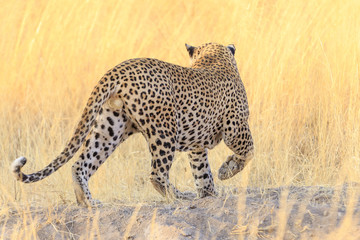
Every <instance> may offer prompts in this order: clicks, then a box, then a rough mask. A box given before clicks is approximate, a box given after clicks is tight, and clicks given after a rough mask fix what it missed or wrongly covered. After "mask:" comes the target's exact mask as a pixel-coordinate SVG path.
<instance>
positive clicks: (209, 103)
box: [11, 43, 254, 207]
mask: <svg viewBox="0 0 360 240" xmlns="http://www.w3.org/2000/svg"><path fill="white" fill-rule="evenodd" d="M185 47H186V50H187V52H188V54H189V57H190V66H189V67H182V66H179V65H175V64H172V63H168V62H164V61H161V60H157V59H154V58H135V59H130V60H126V61H124V62H122V63H120V64H119V65H116V66H115V67H113V68H112V69H110V70H108V71H107V72H106V74H105V75H104V76H103V77H102V78H101V79H100V80H99V82H98V84H97V85H96V86H95V87H94V89H93V91H92V92H91V95H90V97H89V98H88V100H87V103H86V105H85V107H84V109H83V112H82V115H81V118H80V120H79V122H78V123H77V125H76V128H75V131H74V133H73V135H72V136H71V138H70V139H69V140H68V141H67V143H66V145H65V147H64V148H63V151H62V152H61V153H60V154H59V155H58V156H57V157H56V158H55V159H53V161H52V162H50V163H49V164H48V165H47V166H46V167H45V168H43V169H42V170H40V171H38V172H35V173H31V174H25V173H23V172H22V171H21V168H22V167H23V166H24V165H25V164H26V162H27V159H26V158H25V157H19V158H17V159H16V160H14V161H13V163H12V165H11V171H12V173H13V174H14V175H15V178H16V180H18V181H20V182H23V183H33V182H37V181H40V180H42V179H44V178H46V177H48V176H49V175H50V174H52V173H54V172H55V171H57V170H58V169H59V168H60V167H62V166H63V165H65V164H66V163H67V162H68V161H69V160H70V159H71V158H72V157H73V156H74V155H75V153H76V152H77V151H78V150H79V149H80V148H82V150H81V153H80V155H79V159H78V160H77V161H76V162H75V163H74V164H73V166H72V178H73V183H74V191H75V196H76V201H77V203H78V204H79V205H84V206H89V207H93V206H98V205H99V204H101V202H100V201H98V200H96V199H93V198H92V195H91V193H90V190H89V184H88V182H89V179H90V177H91V176H93V175H94V173H95V172H96V171H97V170H98V169H99V167H100V166H101V165H102V164H103V163H104V162H105V161H106V159H107V158H108V157H109V156H110V155H111V154H112V153H113V152H114V150H115V149H116V148H117V147H118V146H119V145H120V144H121V143H122V142H124V141H125V140H126V139H127V138H129V137H130V136H131V135H133V134H135V133H141V134H142V135H143V136H144V137H145V139H146V141H147V145H148V148H149V151H150V153H151V174H150V182H151V183H152V185H153V187H154V188H155V189H156V191H158V192H159V193H160V194H161V195H162V196H163V197H169V198H173V199H194V198H204V197H208V196H217V195H218V190H217V189H216V188H215V186H214V179H213V176H212V172H211V169H210V165H209V161H208V150H209V149H213V148H214V147H215V146H216V145H218V144H219V143H220V142H221V141H224V143H225V144H226V146H227V147H229V148H230V149H231V150H232V152H233V155H230V156H228V157H227V158H226V160H225V161H224V162H223V163H222V165H221V166H220V168H219V170H218V178H219V179H220V180H225V179H229V178H231V177H233V176H235V175H236V174H237V173H239V172H240V171H242V170H243V169H244V168H245V166H246V165H247V164H248V163H249V161H250V160H251V159H252V158H253V156H254V143H253V138H252V134H251V131H250V127H249V123H248V122H249V106H248V99H247V95H246V91H245V87H244V84H243V82H242V80H241V78H240V74H239V70H238V67H237V63H236V60H235V46H234V45H233V44H230V45H227V46H223V45H221V44H217V43H206V44H202V45H200V46H197V47H194V46H191V45H188V44H185ZM175 151H180V152H188V157H189V161H190V168H191V173H192V176H193V178H194V182H195V188H196V191H197V193H191V192H190V193H189V192H181V191H180V190H178V189H177V188H176V187H175V186H174V185H173V184H172V183H171V182H170V181H169V171H170V168H171V166H172V163H173V161H174V154H175Z"/></svg>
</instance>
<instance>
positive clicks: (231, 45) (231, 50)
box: [227, 44, 236, 55]
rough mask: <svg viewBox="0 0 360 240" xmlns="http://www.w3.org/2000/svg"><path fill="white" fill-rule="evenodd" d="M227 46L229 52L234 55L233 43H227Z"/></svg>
mask: <svg viewBox="0 0 360 240" xmlns="http://www.w3.org/2000/svg"><path fill="white" fill-rule="evenodd" d="M227 48H228V49H229V50H230V52H231V53H232V55H235V50H236V48H235V46H234V44H229V45H228V46H227Z"/></svg>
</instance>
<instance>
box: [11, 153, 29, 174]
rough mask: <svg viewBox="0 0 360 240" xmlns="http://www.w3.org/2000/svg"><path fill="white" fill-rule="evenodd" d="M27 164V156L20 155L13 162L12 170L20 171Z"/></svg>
mask: <svg viewBox="0 0 360 240" xmlns="http://www.w3.org/2000/svg"><path fill="white" fill-rule="evenodd" d="M25 164H26V158H25V157H19V158H17V159H15V161H13V163H12V164H11V171H12V172H18V171H20V168H22V167H23V166H24V165H25Z"/></svg>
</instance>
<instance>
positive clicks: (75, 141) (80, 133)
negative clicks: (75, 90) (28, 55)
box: [11, 74, 115, 183]
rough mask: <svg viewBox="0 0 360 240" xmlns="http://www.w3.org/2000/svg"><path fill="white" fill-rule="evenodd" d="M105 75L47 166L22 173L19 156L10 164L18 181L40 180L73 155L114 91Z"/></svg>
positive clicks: (24, 162)
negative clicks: (68, 138) (66, 138)
mask: <svg viewBox="0 0 360 240" xmlns="http://www.w3.org/2000/svg"><path fill="white" fill-rule="evenodd" d="M107 75H108V74H107ZM107 75H105V76H104V77H103V78H101V80H100V82H99V84H98V85H97V86H96V87H95V88H94V90H93V91H92V93H91V96H90V98H89V100H88V101H87V104H86V107H85V109H84V110H83V113H82V116H81V120H80V121H79V123H78V125H77V127H76V129H75V132H74V134H73V137H72V138H71V139H70V140H69V141H68V143H67V144H66V147H65V148H64V150H63V151H62V152H61V153H60V155H59V156H58V157H56V158H55V159H54V160H53V161H52V162H51V163H50V164H49V165H48V166H46V167H45V168H43V169H42V170H40V171H38V172H35V173H32V174H24V173H23V172H21V168H22V167H23V166H24V165H25V164H26V158H25V157H20V158H18V159H16V160H15V161H14V162H13V163H12V164H11V171H12V172H13V173H14V175H15V178H16V179H17V180H18V181H21V182H24V183H32V182H37V181H40V180H42V179H44V178H46V177H47V176H49V175H50V174H52V173H53V172H55V171H56V170H58V169H59V168H60V167H62V166H63V165H64V164H65V163H67V162H68V161H69V160H70V159H71V158H72V157H73V156H74V154H75V153H76V152H77V151H78V150H79V148H80V147H81V145H82V144H83V142H84V140H85V138H86V136H87V135H88V134H89V132H90V130H91V127H92V125H93V123H94V121H95V118H96V116H97V114H98V112H99V111H100V109H101V106H102V105H103V104H104V103H105V102H106V101H107V100H108V99H109V98H110V97H111V96H112V95H113V94H114V92H115V83H114V82H110V78H109V77H108V76H107Z"/></svg>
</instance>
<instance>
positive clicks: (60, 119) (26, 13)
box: [0, 0, 360, 238]
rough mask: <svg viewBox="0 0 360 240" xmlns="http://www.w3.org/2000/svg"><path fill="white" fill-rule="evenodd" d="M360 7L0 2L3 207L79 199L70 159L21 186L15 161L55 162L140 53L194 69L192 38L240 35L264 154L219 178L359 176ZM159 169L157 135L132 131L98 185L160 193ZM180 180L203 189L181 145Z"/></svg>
mask: <svg viewBox="0 0 360 240" xmlns="http://www.w3.org/2000/svg"><path fill="white" fill-rule="evenodd" d="M359 11H360V4H359V1H357V0H349V1H340V0H333V1H327V0H319V1H288V0H272V1H267V0H252V1H236V0H233V1H226V2H223V1H213V0H211V1H205V0H204V1H196V2H193V3H190V2H188V1H176V2H173V1H164V0H154V1H130V0H125V1H75V2H74V1H73V0H64V1H45V0H44V1H38V0H29V1H2V3H1V7H0V15H1V16H2V21H1V22H0V34H1V38H0V51H1V54H0V62H1V64H0V99H1V101H0V129H1V134H0V139H1V144H0V157H1V161H0V176H1V178H0V204H1V205H3V206H6V205H7V204H8V203H13V202H15V201H17V202H20V203H25V204H28V203H36V204H46V203H59V202H60V203H61V202H65V203H67V202H69V201H71V202H73V201H74V196H73V192H72V191H73V190H72V182H71V171H70V167H71V163H70V164H68V165H66V166H65V167H63V168H62V169H60V170H59V172H58V173H55V174H53V175H52V176H51V177H49V178H48V179H46V180H44V181H42V182H41V183H37V184H30V185H23V184H19V183H15V181H14V180H13V177H12V176H11V175H10V173H9V171H8V168H9V166H10V164H11V162H12V161H13V160H14V159H15V158H17V157H18V156H21V155H23V156H26V157H27V158H28V159H29V162H28V164H27V165H26V167H25V168H24V171H25V172H33V171H35V170H39V169H41V168H42V167H44V166H46V165H47V164H48V163H49V162H50V161H51V160H52V159H53V158H54V157H55V156H57V154H58V153H59V152H61V150H62V147H63V146H64V144H65V142H66V141H67V139H69V137H70V134H72V130H73V128H74V126H75V123H76V122H77V121H78V120H79V117H80V112H81V110H82V108H83V106H84V104H85V102H86V99H87V98H88V95H89V93H90V91H91V89H92V88H93V86H94V85H95V84H96V82H97V81H98V79H100V77H101V76H102V74H104V73H105V71H106V70H108V69H109V68H111V67H113V66H114V65H116V64H118V63H120V62H121V61H123V60H126V59H129V58H134V57H153V58H158V59H162V60H165V61H168V62H172V63H176V64H179V65H183V66H186V65H187V64H188V56H187V52H186V51H185V47H184V43H185V42H186V43H189V44H192V45H199V44H202V43H205V42H219V43H222V44H229V43H233V44H235V46H236V48H237V50H236V59H237V62H238V65H239V69H240V74H241V76H242V79H243V82H244V84H245V87H246V89H247V93H248V98H249V104H250V112H251V118H250V125H251V128H252V132H253V137H254V140H255V147H256V154H255V158H254V160H253V161H252V164H251V165H250V166H249V167H247V169H246V170H245V171H244V172H243V173H242V174H239V176H236V177H235V178H234V179H232V180H229V181H226V182H220V181H218V180H217V179H216V180H215V181H216V185H217V186H219V187H230V188H233V187H245V186H253V187H260V186H261V187H274V186H281V185H329V186H333V185H336V184H339V183H342V182H344V181H353V182H360V101H359V100H360V79H359V61H360V30H359V29H360V15H359V14H358V13H359ZM229 154H230V150H228V149H227V148H226V147H225V145H224V144H220V145H219V146H218V147H216V148H215V149H214V150H212V151H210V163H211V166H212V169H213V171H214V173H216V171H217V169H218V168H219V166H220V165H221V163H222V162H223V161H224V160H225V158H226V156H227V155H229ZM149 172H150V154H149V153H148V148H147V145H146V142H145V140H144V139H143V138H142V136H141V135H138V136H134V137H132V138H131V139H129V140H128V141H127V142H125V143H124V144H122V145H121V146H120V147H119V149H118V150H117V151H116V152H115V153H114V154H113V155H112V156H111V157H110V159H109V160H108V161H107V162H106V163H105V165H104V167H102V168H100V170H99V171H98V173H97V174H96V175H95V176H94V177H93V178H92V180H91V182H90V184H91V190H92V192H93V195H94V197H95V198H98V199H100V200H102V201H105V202H111V201H112V199H114V198H116V199H122V200H124V201H135V202H142V201H152V200H159V199H161V197H160V196H159V195H158V193H157V192H156V191H155V190H154V189H153V188H152V186H151V184H149V181H148V175H149ZM171 178H172V182H174V183H175V184H176V185H177V186H178V187H179V188H180V189H182V190H191V189H193V180H192V177H191V173H190V171H189V167H188V162H187V159H186V155H185V154H183V153H181V154H180V153H179V154H177V161H176V162H175V164H174V166H173V168H172V171H171ZM1 209H2V211H3V213H4V211H5V212H6V208H1ZM4 209H5V210H4ZM26 234H29V235H27V236H30V235H31V234H34V233H33V232H32V231H29V232H27V233H26ZM29 238H31V237H29Z"/></svg>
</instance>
